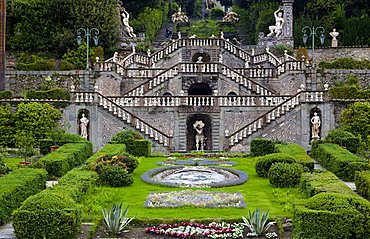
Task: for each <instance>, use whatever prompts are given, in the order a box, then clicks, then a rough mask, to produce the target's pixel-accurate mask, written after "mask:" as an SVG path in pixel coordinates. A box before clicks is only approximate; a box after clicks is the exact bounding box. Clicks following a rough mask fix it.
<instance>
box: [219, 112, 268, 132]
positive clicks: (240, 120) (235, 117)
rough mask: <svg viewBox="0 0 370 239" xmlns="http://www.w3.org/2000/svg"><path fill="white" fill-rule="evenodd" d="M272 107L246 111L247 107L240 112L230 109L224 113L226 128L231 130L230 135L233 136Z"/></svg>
mask: <svg viewBox="0 0 370 239" xmlns="http://www.w3.org/2000/svg"><path fill="white" fill-rule="evenodd" d="M269 109H271V108H270V107H263V108H262V107H259V108H257V107H254V108H249V109H246V108H245V107H243V108H240V111H237V109H233V110H232V109H231V108H230V109H229V110H225V112H224V121H223V122H224V128H225V130H229V132H230V134H233V133H234V132H236V131H237V130H240V129H241V128H243V127H245V126H246V125H248V124H249V123H251V122H252V121H253V120H255V119H257V117H258V116H260V115H262V114H263V113H265V112H267V111H268V110H269Z"/></svg>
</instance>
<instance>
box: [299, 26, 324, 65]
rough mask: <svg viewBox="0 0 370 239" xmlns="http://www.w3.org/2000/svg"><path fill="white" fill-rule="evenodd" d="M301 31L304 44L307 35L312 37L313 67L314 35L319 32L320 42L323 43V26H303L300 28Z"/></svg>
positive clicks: (313, 54)
mask: <svg viewBox="0 0 370 239" xmlns="http://www.w3.org/2000/svg"><path fill="white" fill-rule="evenodd" d="M302 32H303V37H302V38H303V43H304V44H305V45H306V43H307V40H308V38H309V37H311V38H312V67H315V36H316V34H320V43H321V45H324V41H325V36H324V32H325V28H323V27H321V26H320V27H308V26H305V27H304V28H302Z"/></svg>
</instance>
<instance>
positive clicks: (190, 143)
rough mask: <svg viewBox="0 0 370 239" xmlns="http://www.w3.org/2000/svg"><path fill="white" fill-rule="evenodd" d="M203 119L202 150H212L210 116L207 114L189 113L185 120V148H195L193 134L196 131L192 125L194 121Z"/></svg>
mask: <svg viewBox="0 0 370 239" xmlns="http://www.w3.org/2000/svg"><path fill="white" fill-rule="evenodd" d="M199 120H201V121H203V123H204V129H203V135H204V138H205V139H204V150H212V118H211V116H210V115H207V114H193V115H190V116H189V117H188V118H187V120H186V131H187V132H186V137H187V139H186V143H187V144H186V150H187V151H193V150H196V146H195V135H196V131H195V129H194V127H193V125H194V123H195V121H199Z"/></svg>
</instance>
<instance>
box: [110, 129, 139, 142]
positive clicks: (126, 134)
mask: <svg viewBox="0 0 370 239" xmlns="http://www.w3.org/2000/svg"><path fill="white" fill-rule="evenodd" d="M127 139H144V138H143V136H142V135H141V134H139V133H137V132H136V131H134V130H132V129H127V130H123V131H121V132H119V133H117V134H116V135H114V136H113V137H112V139H111V140H110V141H109V143H110V144H124V143H125V141H126V140H127Z"/></svg>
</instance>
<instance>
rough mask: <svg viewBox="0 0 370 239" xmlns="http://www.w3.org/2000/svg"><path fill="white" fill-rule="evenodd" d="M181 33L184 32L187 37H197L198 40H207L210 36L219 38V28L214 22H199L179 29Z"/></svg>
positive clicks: (216, 22) (217, 23)
mask: <svg viewBox="0 0 370 239" xmlns="http://www.w3.org/2000/svg"><path fill="white" fill-rule="evenodd" d="M179 31H181V32H182V33H184V32H186V33H187V34H188V35H189V36H191V35H194V34H195V35H197V37H198V38H208V37H211V36H212V34H213V35H215V36H219V35H220V32H221V27H220V24H219V22H218V21H216V20H199V21H195V22H193V23H192V25H191V26H189V27H181V28H180V29H179Z"/></svg>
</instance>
